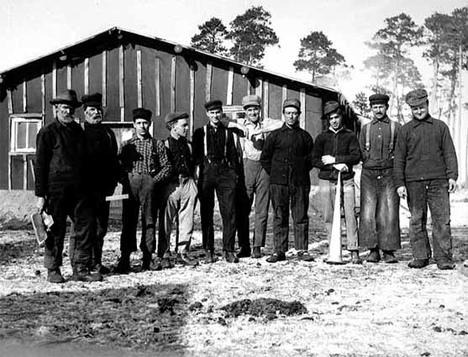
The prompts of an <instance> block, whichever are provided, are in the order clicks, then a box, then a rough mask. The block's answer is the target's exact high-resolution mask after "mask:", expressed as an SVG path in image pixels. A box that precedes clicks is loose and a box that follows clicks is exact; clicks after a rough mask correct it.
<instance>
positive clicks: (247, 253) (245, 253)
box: [237, 248, 251, 258]
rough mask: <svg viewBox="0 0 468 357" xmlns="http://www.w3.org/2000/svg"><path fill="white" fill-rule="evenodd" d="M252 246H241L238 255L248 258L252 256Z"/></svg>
mask: <svg viewBox="0 0 468 357" xmlns="http://www.w3.org/2000/svg"><path fill="white" fill-rule="evenodd" d="M250 253H251V251H250V248H241V250H240V251H239V253H237V257H238V258H248V257H250Z"/></svg>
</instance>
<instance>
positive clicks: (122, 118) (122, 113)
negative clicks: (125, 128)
mask: <svg viewBox="0 0 468 357" xmlns="http://www.w3.org/2000/svg"><path fill="white" fill-rule="evenodd" d="M124 73H125V68H124V47H123V45H121V46H120V47H119V106H120V121H121V122H123V121H125V93H124V92H125V87H124V85H125V82H124V80H125V74H124Z"/></svg>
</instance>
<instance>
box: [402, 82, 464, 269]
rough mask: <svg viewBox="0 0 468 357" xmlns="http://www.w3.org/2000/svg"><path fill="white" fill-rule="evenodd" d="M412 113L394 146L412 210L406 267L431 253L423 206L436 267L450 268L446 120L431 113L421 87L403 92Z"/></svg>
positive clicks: (451, 163)
mask: <svg viewBox="0 0 468 357" xmlns="http://www.w3.org/2000/svg"><path fill="white" fill-rule="evenodd" d="M406 103H407V104H408V105H409V106H410V108H411V112H412V115H413V118H412V120H411V121H410V122H408V123H406V124H405V125H403V127H402V128H401V130H400V134H399V135H398V140H397V144H396V148H395V159H394V176H395V181H396V182H395V183H396V186H397V187H398V189H397V192H398V195H399V196H400V197H401V198H407V199H408V207H409V209H410V212H411V218H410V227H409V236H410V243H411V250H412V253H413V260H412V261H411V262H410V263H409V264H408V266H409V267H410V268H417V269H419V268H424V267H425V266H427V265H428V264H429V259H430V258H431V256H432V252H431V245H430V243H429V237H428V234H427V228H426V224H427V208H428V207H429V209H430V210H431V217H432V238H433V247H432V248H433V253H434V259H435V261H436V263H437V267H438V268H439V269H443V270H445V269H453V268H454V267H455V265H454V263H453V257H452V236H451V231H450V197H449V196H450V193H453V192H455V190H456V181H457V178H458V163H457V155H456V153H455V147H454V145H453V142H452V138H451V136H450V132H449V129H448V127H447V125H446V124H445V123H444V122H442V121H441V120H438V119H435V118H433V117H432V116H431V115H430V114H429V109H428V108H429V100H428V98H427V92H426V90H424V89H416V90H413V91H411V92H409V93H408V94H407V95H406Z"/></svg>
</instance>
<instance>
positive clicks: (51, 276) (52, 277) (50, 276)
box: [47, 268, 65, 284]
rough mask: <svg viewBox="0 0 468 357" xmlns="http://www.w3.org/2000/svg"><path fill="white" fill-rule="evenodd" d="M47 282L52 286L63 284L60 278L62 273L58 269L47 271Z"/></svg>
mask: <svg viewBox="0 0 468 357" xmlns="http://www.w3.org/2000/svg"><path fill="white" fill-rule="evenodd" d="M47 281H48V282H49V283H54V284H63V283H64V282H65V279H64V278H63V276H62V273H61V272H60V269H59V268H57V269H49V271H48V272H47Z"/></svg>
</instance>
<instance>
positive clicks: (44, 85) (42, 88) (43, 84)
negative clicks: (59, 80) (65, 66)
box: [41, 73, 46, 124]
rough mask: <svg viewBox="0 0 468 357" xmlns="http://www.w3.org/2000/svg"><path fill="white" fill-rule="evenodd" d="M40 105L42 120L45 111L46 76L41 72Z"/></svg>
mask: <svg viewBox="0 0 468 357" xmlns="http://www.w3.org/2000/svg"><path fill="white" fill-rule="evenodd" d="M41 107H42V120H43V121H44V117H45V112H46V77H45V74H44V73H42V75H41ZM42 124H44V123H42Z"/></svg>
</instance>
